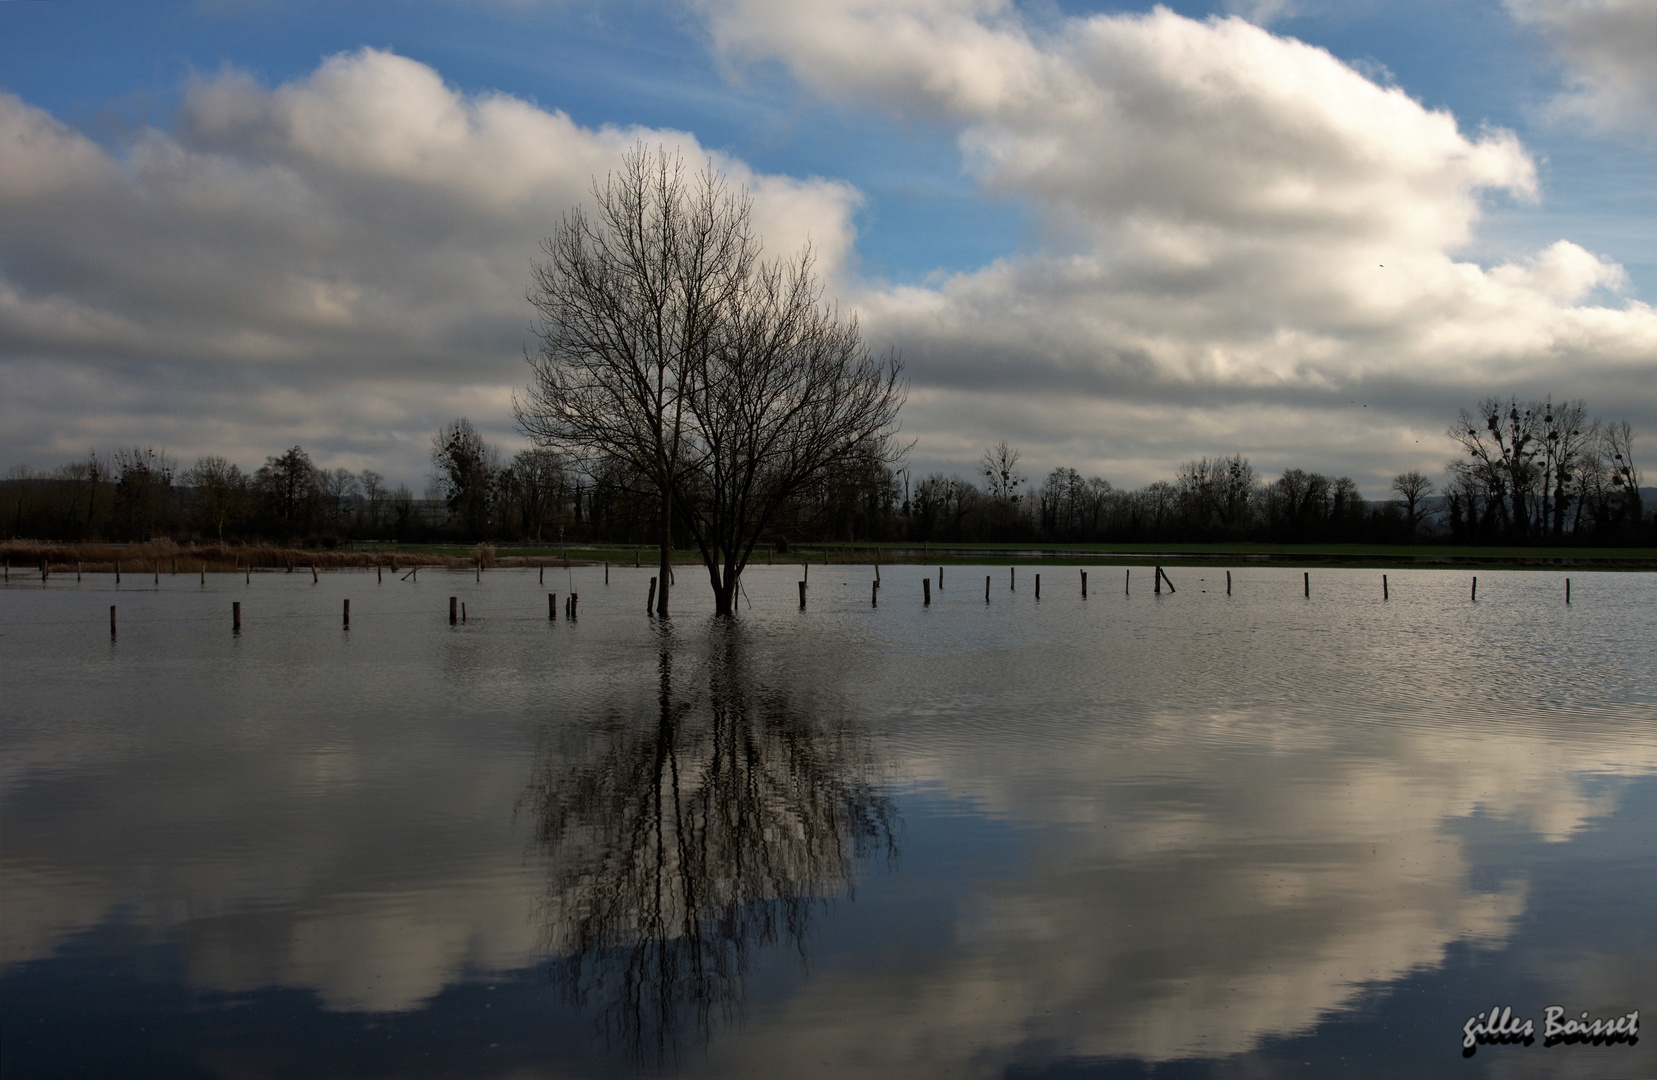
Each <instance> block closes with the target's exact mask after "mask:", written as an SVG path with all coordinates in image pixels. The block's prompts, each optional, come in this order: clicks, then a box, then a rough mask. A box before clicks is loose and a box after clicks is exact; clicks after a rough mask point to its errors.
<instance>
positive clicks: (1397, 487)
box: [1392, 469, 1433, 537]
mask: <svg viewBox="0 0 1657 1080" xmlns="http://www.w3.org/2000/svg"><path fill="white" fill-rule="evenodd" d="M1392 490H1393V491H1395V492H1397V494H1398V497H1399V498H1400V499H1403V500H1404V518H1405V520H1406V521H1408V522H1409V526H1410V536H1412V537H1413V536H1414V535H1415V525H1416V522H1417V521H1418V520H1420V516H1421V503H1422V501H1423V500H1425V499H1426V498H1427V496H1429V495H1431V494H1432V493H1433V482H1432V481H1431V480H1429V479H1427V476H1426V474H1425V473H1423V472H1422V471H1421V470H1420V469H1411V470H1410V471H1409V472H1406V473H1399V474H1398V475H1397V476H1395V477H1393V478H1392Z"/></svg>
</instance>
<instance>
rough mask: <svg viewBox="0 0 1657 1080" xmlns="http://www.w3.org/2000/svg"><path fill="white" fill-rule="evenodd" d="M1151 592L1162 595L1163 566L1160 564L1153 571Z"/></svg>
mask: <svg viewBox="0 0 1657 1080" xmlns="http://www.w3.org/2000/svg"><path fill="white" fill-rule="evenodd" d="M1151 592H1153V593H1155V594H1156V595H1157V596H1161V595H1162V567H1160V566H1159V567H1157V568H1156V569H1155V570H1153V571H1152V572H1151Z"/></svg>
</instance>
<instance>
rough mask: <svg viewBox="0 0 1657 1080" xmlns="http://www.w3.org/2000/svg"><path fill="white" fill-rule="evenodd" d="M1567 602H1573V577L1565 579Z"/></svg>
mask: <svg viewBox="0 0 1657 1080" xmlns="http://www.w3.org/2000/svg"><path fill="white" fill-rule="evenodd" d="M1565 602H1566V603H1567V604H1568V603H1570V602H1571V579H1570V578H1566V579H1565Z"/></svg>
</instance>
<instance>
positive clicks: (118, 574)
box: [115, 559, 121, 585]
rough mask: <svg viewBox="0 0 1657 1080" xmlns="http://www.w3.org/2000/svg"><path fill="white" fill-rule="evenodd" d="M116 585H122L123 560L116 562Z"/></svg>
mask: <svg viewBox="0 0 1657 1080" xmlns="http://www.w3.org/2000/svg"><path fill="white" fill-rule="evenodd" d="M115 584H117V585H119V584H121V560H119V559H116V560H115Z"/></svg>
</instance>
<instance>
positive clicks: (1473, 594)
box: [1468, 574, 1479, 600]
mask: <svg viewBox="0 0 1657 1080" xmlns="http://www.w3.org/2000/svg"><path fill="white" fill-rule="evenodd" d="M1478 598H1479V575H1477V574H1474V575H1473V591H1472V592H1471V593H1470V594H1469V595H1468V599H1469V600H1477V599H1478Z"/></svg>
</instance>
